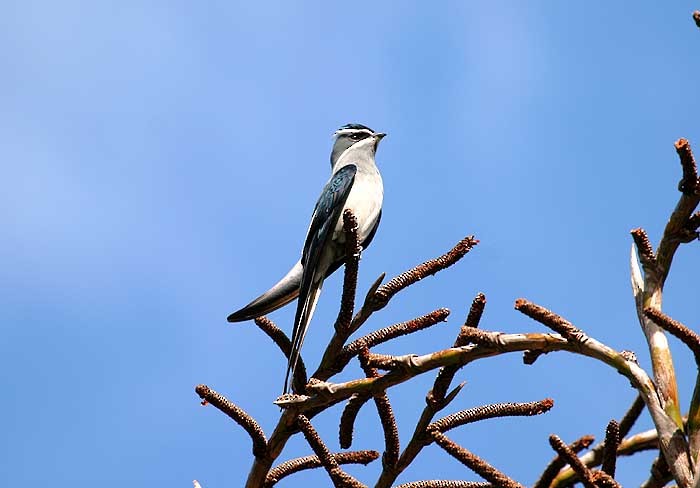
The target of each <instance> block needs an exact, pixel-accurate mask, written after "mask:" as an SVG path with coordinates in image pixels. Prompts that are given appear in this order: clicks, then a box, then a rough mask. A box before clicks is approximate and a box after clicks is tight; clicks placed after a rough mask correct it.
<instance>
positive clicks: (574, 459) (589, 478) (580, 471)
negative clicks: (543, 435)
mask: <svg viewBox="0 0 700 488" xmlns="http://www.w3.org/2000/svg"><path fill="white" fill-rule="evenodd" d="M549 445H550V446H552V449H554V450H555V451H556V452H557V454H559V456H560V457H561V458H563V459H564V460H566V462H567V463H568V464H569V465H570V466H571V468H572V469H573V470H574V471H575V472H576V474H577V475H578V476H579V478H580V479H581V482H582V483H583V486H585V487H586V488H596V486H595V482H594V481H593V473H591V470H590V469H588V468H587V467H586V465H584V464H583V463H582V462H581V460H580V459H579V457H578V456H577V455H576V453H575V452H574V451H573V450H572V449H571V448H570V447H569V446H567V445H566V444H564V441H562V440H561V439H560V438H559V436H557V435H556V434H552V435H550V436H549Z"/></svg>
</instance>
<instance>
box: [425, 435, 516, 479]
mask: <svg viewBox="0 0 700 488" xmlns="http://www.w3.org/2000/svg"><path fill="white" fill-rule="evenodd" d="M431 436H432V437H433V440H434V441H435V443H436V444H438V445H439V446H440V447H442V448H443V449H444V450H445V451H447V453H449V454H450V455H451V456H452V457H454V458H455V459H457V460H458V461H459V462H461V463H462V464H464V465H465V466H466V467H468V468H469V469H471V470H472V471H474V472H475V473H476V474H478V475H479V476H481V477H482V478H484V479H485V480H486V481H488V482H490V483H493V485H494V486H498V487H503V488H524V487H523V485H521V484H520V483H518V482H517V481H515V480H513V479H511V478H509V477H508V476H506V475H505V474H504V473H503V472H501V471H499V470H498V469H496V468H494V467H493V466H491V465H490V464H489V463H487V462H486V461H484V460H483V459H481V458H480V457H479V456H477V455H476V454H473V453H471V452H469V451H468V450H466V449H465V448H463V447H461V446H460V445H458V444H456V443H455V442H453V441H452V440H450V439H449V438H448V437H447V436H446V435H445V434H443V433H442V432H440V431H437V430H434V431H432V432H431Z"/></svg>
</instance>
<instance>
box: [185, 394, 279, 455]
mask: <svg viewBox="0 0 700 488" xmlns="http://www.w3.org/2000/svg"><path fill="white" fill-rule="evenodd" d="M194 391H195V392H197V395H199V397H200V398H201V399H202V405H206V404H207V403H210V404H212V405H214V406H215V407H216V408H218V409H219V410H221V411H222V412H223V413H225V414H226V415H227V416H228V417H230V418H231V419H232V420H233V421H234V422H236V423H237V424H238V425H240V426H241V427H243V429H244V430H245V431H246V432H247V433H248V435H249V436H250V439H251V440H252V441H253V455H254V456H255V457H256V458H258V457H261V456H264V455H265V454H266V453H267V439H266V438H265V433H264V432H263V430H262V429H261V428H260V425H258V423H257V422H256V421H255V419H254V418H253V417H251V416H250V415H249V414H248V413H246V412H245V411H244V410H243V409H242V408H239V407H237V406H236V405H234V404H233V403H231V401H230V400H229V399H228V398H226V397H225V396H223V395H221V394H220V393H217V392H215V391H214V390H212V389H211V388H209V387H208V386H207V385H197V386H196V387H195V389H194Z"/></svg>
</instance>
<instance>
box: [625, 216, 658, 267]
mask: <svg viewBox="0 0 700 488" xmlns="http://www.w3.org/2000/svg"><path fill="white" fill-rule="evenodd" d="M630 234H632V239H633V240H634V243H635V245H636V246H637V250H638V251H639V260H640V261H641V262H642V268H644V272H645V273H655V272H656V255H655V254H654V247H653V246H652V245H651V242H650V241H649V236H648V235H647V232H646V231H645V230H644V229H642V228H641V227H639V228H637V229H633V230H632V231H630Z"/></svg>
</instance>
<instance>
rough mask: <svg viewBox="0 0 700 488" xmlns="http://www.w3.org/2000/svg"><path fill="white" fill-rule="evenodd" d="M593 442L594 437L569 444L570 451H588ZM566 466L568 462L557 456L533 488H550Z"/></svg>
mask: <svg viewBox="0 0 700 488" xmlns="http://www.w3.org/2000/svg"><path fill="white" fill-rule="evenodd" d="M593 440H594V437H593V436H592V435H586V436H583V437H581V438H580V439H577V440H575V441H574V442H572V443H571V444H569V449H571V450H572V451H573V452H575V453H579V452H581V451H583V450H584V449H587V448H588V446H590V445H591V444H592V443H593ZM564 466H566V461H565V460H564V458H563V457H562V456H560V455H559V454H557V455H556V456H555V457H554V459H552V460H551V461H550V462H549V464H548V465H547V467H546V468H545V469H544V471H543V472H542V475H540V478H539V479H538V480H537V482H536V483H535V484H534V485H533V488H549V486H550V485H551V484H552V481H554V478H555V476H556V475H557V473H559V471H560V470H561V469H562V468H563V467H564Z"/></svg>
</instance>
